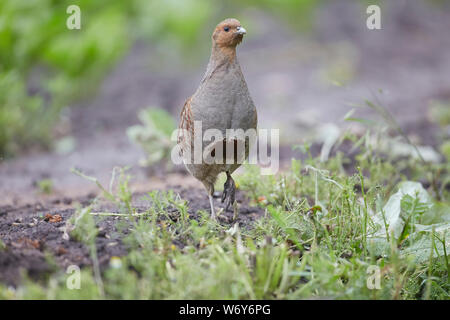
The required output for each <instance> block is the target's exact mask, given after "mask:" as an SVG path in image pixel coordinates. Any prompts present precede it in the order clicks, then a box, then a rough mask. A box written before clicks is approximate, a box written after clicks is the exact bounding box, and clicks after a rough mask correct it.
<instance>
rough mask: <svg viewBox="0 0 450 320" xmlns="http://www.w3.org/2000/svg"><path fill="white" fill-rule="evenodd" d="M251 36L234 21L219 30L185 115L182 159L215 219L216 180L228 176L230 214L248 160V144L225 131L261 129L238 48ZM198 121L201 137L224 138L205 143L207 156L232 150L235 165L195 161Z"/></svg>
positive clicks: (225, 193)
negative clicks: (211, 133) (215, 134)
mask: <svg viewBox="0 0 450 320" xmlns="http://www.w3.org/2000/svg"><path fill="white" fill-rule="evenodd" d="M246 33H247V31H246V30H245V28H244V27H242V26H241V23H240V22H239V21H238V20H237V19H234V18H228V19H225V20H223V21H222V22H220V23H219V24H218V25H217V26H216V27H215V29H214V31H213V33H212V48H211V56H210V59H209V62H208V65H207V68H206V72H205V73H204V76H203V78H202V80H201V81H200V84H199V86H198V88H197V90H196V91H195V93H194V94H193V95H192V96H190V97H189V98H187V99H186V101H185V103H184V106H183V108H182V111H181V115H180V123H179V127H178V129H179V130H178V142H177V145H178V146H179V153H180V155H181V156H182V158H183V161H184V164H185V166H186V168H187V170H188V171H189V172H190V173H191V174H192V175H193V176H194V177H195V178H196V179H197V180H199V181H201V182H202V183H203V186H204V187H205V189H206V191H207V193H208V197H209V203H210V209H211V218H212V219H215V217H216V214H215V210H214V202H213V194H214V184H215V182H216V180H217V177H218V176H219V174H221V173H223V172H224V173H226V176H227V179H226V182H225V184H224V190H223V194H222V199H221V200H222V203H223V202H225V210H228V209H229V207H230V205H234V202H235V193H236V183H235V182H234V180H233V178H232V176H231V174H232V173H233V172H234V171H235V170H236V169H237V168H238V167H239V166H240V165H241V164H242V162H243V160H245V159H247V158H248V155H249V139H247V138H244V139H241V138H240V137H238V136H234V137H233V136H226V131H227V129H242V130H243V131H247V130H249V129H254V130H255V132H256V128H257V122H258V120H257V110H256V107H255V105H254V103H253V100H252V98H251V96H250V93H249V90H248V87H247V83H246V81H245V78H244V75H243V73H242V70H241V67H240V64H239V62H238V59H237V56H236V47H237V46H238V45H239V44H240V43H241V42H242V40H243V37H244V35H245V34H246ZM196 121H199V122H201V124H202V127H201V128H202V130H201V131H202V132H201V133H202V136H203V134H204V133H205V131H206V130H209V129H213V130H214V129H215V130H219V131H220V132H221V133H223V134H224V136H225V138H224V139H223V140H221V141H215V140H214V141H213V142H208V141H202V143H201V146H202V150H205V151H204V152H205V153H206V154H208V153H210V156H211V157H214V156H215V151H216V150H218V149H217V148H219V147H220V148H222V150H223V151H222V152H223V153H222V155H227V156H228V151H227V150H232V151H233V152H234V154H233V161H223V163H216V162H214V163H210V162H205V161H203V160H202V161H201V163H195V161H192V160H193V158H194V152H195V148H194V146H195V143H194V140H195V139H194V136H195V134H199V132H195V130H194V129H195V122H196ZM238 143H242V145H244V147H243V148H239V147H238ZM239 146H240V145H239ZM242 149H243V150H242ZM238 150H240V151H241V152H240V153H239V151H238ZM242 151H245V152H242ZM227 159H228V158H227Z"/></svg>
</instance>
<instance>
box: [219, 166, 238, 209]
mask: <svg viewBox="0 0 450 320" xmlns="http://www.w3.org/2000/svg"><path fill="white" fill-rule="evenodd" d="M235 194H236V184H235V183H234V180H233V178H232V177H231V174H230V172H229V171H227V181H225V183H224V185H223V193H222V203H223V202H224V201H226V202H225V210H227V211H228V208H229V207H230V205H232V204H233V203H234V199H235Z"/></svg>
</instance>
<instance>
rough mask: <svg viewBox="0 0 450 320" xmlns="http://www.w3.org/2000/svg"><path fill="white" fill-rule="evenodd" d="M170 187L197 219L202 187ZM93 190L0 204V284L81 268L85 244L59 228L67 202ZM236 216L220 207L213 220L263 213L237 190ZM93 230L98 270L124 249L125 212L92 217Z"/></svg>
mask: <svg viewBox="0 0 450 320" xmlns="http://www.w3.org/2000/svg"><path fill="white" fill-rule="evenodd" d="M171 189H172V190H174V191H175V192H177V193H178V194H180V196H181V197H182V198H183V199H185V200H187V201H188V205H189V210H188V213H189V217H190V219H196V220H198V219H199V215H198V211H199V210H205V211H208V208H209V200H208V198H207V197H206V196H205V192H204V191H203V190H200V189H189V190H188V189H183V188H182V187H180V186H171ZM94 196H95V195H94V194H92V195H89V196H87V197H83V198H78V199H71V198H64V199H63V200H62V201H61V202H60V201H53V202H50V203H37V204H34V205H27V206H24V207H19V208H13V207H11V206H6V207H0V222H1V223H0V238H1V239H2V241H3V243H4V245H5V246H6V249H3V250H0V283H5V284H7V285H17V284H18V283H19V282H20V280H21V279H22V276H23V275H24V274H27V275H28V276H29V277H30V278H32V279H35V280H38V279H40V280H42V279H45V277H46V275H49V274H50V273H52V272H55V271H62V272H63V271H64V270H65V268H67V267H68V266H70V265H77V266H79V267H84V266H88V265H91V264H92V261H91V258H90V255H89V250H88V248H87V247H86V245H84V244H82V243H80V242H78V241H76V240H74V239H71V238H70V239H69V240H67V239H64V238H63V234H64V232H63V227H64V226H65V224H66V222H67V220H68V219H70V217H71V216H72V215H73V213H74V212H75V209H74V208H73V206H74V205H75V204H76V203H78V204H81V205H88V204H89V203H90V202H91V200H92V199H93V198H94ZM144 196H145V194H142V193H135V194H134V196H133V199H134V202H135V207H136V208H137V209H138V212H145V211H146V210H147V209H148V207H149V206H150V205H151V204H150V201H149V200H145V197H144ZM218 196H219V195H217V197H216V198H215V206H216V208H217V210H220V208H223V206H222V204H221V202H220V200H219V199H218ZM236 200H237V202H238V204H239V215H238V217H237V219H236V220H233V213H232V212H226V211H222V213H221V214H220V216H219V217H218V221H219V222H220V223H221V224H222V225H229V226H230V227H231V226H232V225H234V224H235V223H238V224H239V226H240V228H242V229H247V228H251V225H252V223H253V222H254V221H255V220H256V219H258V218H259V217H261V216H262V215H263V214H264V210H263V209H261V208H259V207H253V206H249V204H248V201H247V200H246V199H245V197H244V195H243V193H242V192H238V194H237V199H236ZM94 211H95V212H105V211H107V212H112V213H114V212H118V209H117V208H115V207H114V206H106V207H105V206H101V205H100V206H97V207H96V208H95V210H94ZM168 211H169V212H168V213H169V215H170V216H171V219H173V220H177V219H178V216H179V214H178V212H177V210H176V209H175V208H169V210H168ZM96 220H97V227H98V229H99V234H98V237H97V239H96V247H97V254H98V257H99V263H100V267H101V269H103V268H104V267H106V266H108V263H109V261H110V258H111V257H112V256H122V255H126V254H127V249H128V248H127V246H126V245H125V244H124V243H123V241H122V240H123V237H125V236H126V235H127V234H128V233H129V230H130V229H129V228H131V227H132V225H131V224H130V225H129V228H128V229H125V230H124V229H122V228H121V229H120V232H119V230H118V229H117V226H116V225H117V222H118V221H119V220H128V218H125V217H118V216H102V217H96ZM173 244H174V245H176V246H178V247H181V248H182V247H184V245H185V244H184V243H183V241H182V239H181V241H174V242H173Z"/></svg>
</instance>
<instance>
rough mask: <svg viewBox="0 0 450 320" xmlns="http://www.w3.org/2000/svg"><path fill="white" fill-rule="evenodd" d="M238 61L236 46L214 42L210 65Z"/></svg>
mask: <svg viewBox="0 0 450 320" xmlns="http://www.w3.org/2000/svg"><path fill="white" fill-rule="evenodd" d="M234 62H236V47H222V46H219V45H217V44H213V46H212V50H211V58H210V59H209V64H210V66H219V65H223V64H226V63H234Z"/></svg>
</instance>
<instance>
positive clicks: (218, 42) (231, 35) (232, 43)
mask: <svg viewBox="0 0 450 320" xmlns="http://www.w3.org/2000/svg"><path fill="white" fill-rule="evenodd" d="M245 33H246V30H245V29H244V28H243V27H242V26H241V23H240V22H239V21H238V20H236V19H233V18H229V19H225V20H224V21H222V22H221V23H219V24H218V25H217V27H216V28H215V29H214V32H213V35H212V40H213V45H215V46H218V47H219V48H233V49H234V48H236V46H237V45H238V44H239V43H241V41H242V38H243V37H244V34H245Z"/></svg>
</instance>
